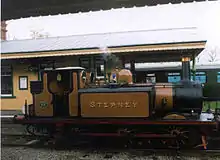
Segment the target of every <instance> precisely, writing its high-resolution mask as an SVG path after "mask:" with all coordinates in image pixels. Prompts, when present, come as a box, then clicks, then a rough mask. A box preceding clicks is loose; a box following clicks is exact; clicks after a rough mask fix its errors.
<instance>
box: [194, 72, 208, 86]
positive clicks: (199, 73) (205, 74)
mask: <svg viewBox="0 0 220 160" xmlns="http://www.w3.org/2000/svg"><path fill="white" fill-rule="evenodd" d="M201 73H202V74H201ZM203 73H204V74H203ZM197 76H205V82H201V81H198V80H195V82H199V83H201V84H205V83H207V73H206V72H205V71H197V72H196V74H195V79H196V77H197ZM190 78H191V81H193V75H192V73H191V77H190Z"/></svg>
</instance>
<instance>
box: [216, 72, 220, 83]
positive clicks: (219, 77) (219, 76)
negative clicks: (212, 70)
mask: <svg viewBox="0 0 220 160" xmlns="http://www.w3.org/2000/svg"><path fill="white" fill-rule="evenodd" d="M217 82H218V83H220V72H218V73H217Z"/></svg>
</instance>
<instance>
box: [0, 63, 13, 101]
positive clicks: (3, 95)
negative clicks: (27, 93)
mask: <svg viewBox="0 0 220 160" xmlns="http://www.w3.org/2000/svg"><path fill="white" fill-rule="evenodd" d="M3 66H8V67H10V69H11V76H10V77H11V85H12V89H11V94H2V90H1V95H0V98H1V99H6V98H16V96H14V81H13V77H14V74H13V66H12V65H1V67H3ZM1 72H2V69H1ZM1 77H2V74H1ZM1 79H2V78H1Z"/></svg>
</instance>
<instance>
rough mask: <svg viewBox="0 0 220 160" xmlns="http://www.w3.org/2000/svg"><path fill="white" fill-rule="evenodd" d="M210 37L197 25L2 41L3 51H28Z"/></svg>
mask: <svg viewBox="0 0 220 160" xmlns="http://www.w3.org/2000/svg"><path fill="white" fill-rule="evenodd" d="M198 41H206V40H205V38H204V37H203V36H202V35H200V34H199V33H198V30H197V28H195V27H188V28H169V29H158V30H142V31H128V32H116V33H103V34H88V35H75V36H66V37H55V38H45V39H35V40H15V41H4V42H2V43H1V47H2V48H1V53H2V54H4V53H25V52H42V51H57V50H75V49H92V48H100V49H102V48H104V47H108V48H109V47H121V46H135V45H149V44H166V43H178V42H181V43H186V42H198Z"/></svg>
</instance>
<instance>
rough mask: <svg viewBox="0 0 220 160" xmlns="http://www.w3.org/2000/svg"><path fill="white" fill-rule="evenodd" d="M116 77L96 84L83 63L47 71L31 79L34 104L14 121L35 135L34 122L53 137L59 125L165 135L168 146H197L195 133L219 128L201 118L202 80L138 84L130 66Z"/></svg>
mask: <svg viewBox="0 0 220 160" xmlns="http://www.w3.org/2000/svg"><path fill="white" fill-rule="evenodd" d="M114 75H115V76H113V78H115V80H114V79H112V82H111V83H110V82H109V83H103V84H100V83H101V82H97V83H98V85H97V84H96V85H94V84H92V83H91V81H92V80H91V76H90V75H89V74H88V73H87V72H86V71H85V69H84V68H81V67H66V68H57V69H50V70H44V71H43V73H42V80H41V81H32V82H31V94H32V95H33V104H29V105H27V103H28V102H26V103H25V114H24V115H22V116H19V115H16V116H15V117H14V120H15V122H16V123H22V124H24V125H27V130H28V131H29V132H31V133H33V131H30V130H29V129H28V128H30V126H32V127H33V126H34V128H36V129H37V130H38V131H39V132H42V130H45V129H46V131H47V133H48V134H50V135H54V134H56V133H57V132H58V128H59V129H61V130H62V131H64V130H65V132H63V134H69V133H71V134H72V135H76V134H77V135H86V136H117V137H118V136H126V137H131V138H144V139H148V140H150V141H151V140H152V139H157V140H158V139H160V141H161V140H162V141H161V143H162V142H163V144H165V145H168V143H169V142H170V141H171V139H172V141H175V144H177V139H178V140H181V142H183V140H186V141H188V143H187V145H189V144H190V145H193V146H195V144H197V143H198V142H195V135H196V137H198V135H200V136H199V137H201V138H202V139H203V141H202V142H203V143H204V137H206V136H207V135H209V134H210V132H211V131H213V130H214V129H216V128H217V126H218V123H217V121H216V120H215V119H214V120H213V119H212V120H205V121H203V120H201V118H200V115H201V113H202V106H203V105H202V103H203V93H202V85H201V84H198V83H196V82H191V81H187V80H186V81H180V82H179V83H176V84H172V83H155V84H153V83H145V84H136V83H133V82H132V73H131V72H130V71H129V70H126V69H122V70H120V71H117V72H116V73H114ZM180 137H181V138H180ZM186 137H187V138H186ZM190 137H191V138H190ZM150 141H148V143H150ZM192 141H194V142H192ZM189 142H190V143H189ZM179 143H180V141H178V145H179ZM172 144H173V143H172ZM184 144H186V143H185V142H184ZM169 145H171V143H169Z"/></svg>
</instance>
